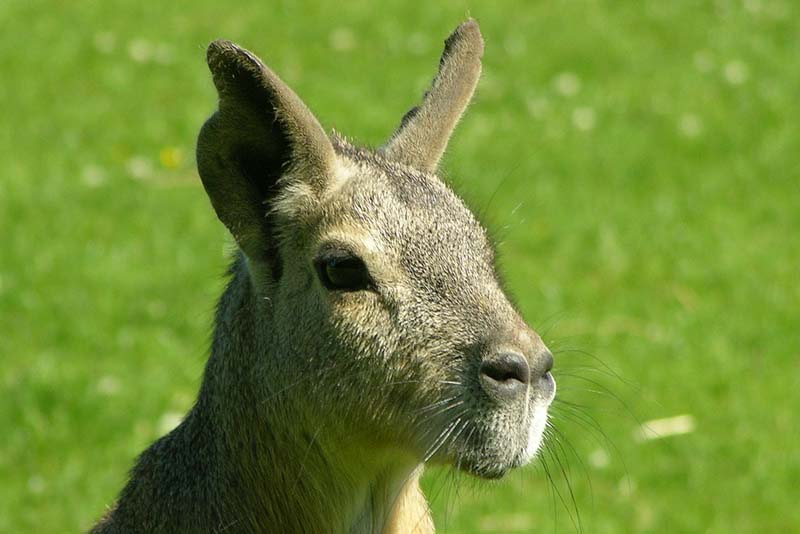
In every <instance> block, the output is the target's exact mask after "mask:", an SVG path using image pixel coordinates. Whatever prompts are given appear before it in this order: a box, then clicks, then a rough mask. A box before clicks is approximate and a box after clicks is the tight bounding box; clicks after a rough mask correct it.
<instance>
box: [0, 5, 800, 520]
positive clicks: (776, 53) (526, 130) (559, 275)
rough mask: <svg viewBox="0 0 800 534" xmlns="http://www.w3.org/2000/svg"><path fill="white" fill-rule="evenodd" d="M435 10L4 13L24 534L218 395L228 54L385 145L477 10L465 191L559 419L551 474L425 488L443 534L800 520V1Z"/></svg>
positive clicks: (8, 290) (2, 281)
mask: <svg viewBox="0 0 800 534" xmlns="http://www.w3.org/2000/svg"><path fill="white" fill-rule="evenodd" d="M145 4H146V5H147V7H142V5H145ZM412 4H413V3H411V2H407V1H399V0H388V1H385V2H382V3H381V4H380V7H377V6H378V4H373V3H368V2H365V1H352V2H346V3H344V2H337V3H333V2H331V3H329V4H322V3H319V2H311V1H308V2H241V3H237V4H236V6H235V7H226V4H225V3H223V2H218V1H217V2H212V1H209V0H201V1H195V2H184V1H176V2H162V3H155V2H147V3H144V2H133V1H127V2H125V1H121V0H107V1H99V0H95V1H90V0H87V1H83V2H71V1H55V0H51V1H41V0H29V1H26V0H4V1H3V2H0V27H2V28H3V31H2V35H0V79H1V80H2V81H0V109H2V116H3V118H2V123H3V127H2V128H0V232H2V234H1V235H2V238H1V239H2V248H0V435H2V438H0V532H15V533H17V532H37V533H39V532H46V533H49V532H64V531H76V530H78V529H84V530H85V529H86V528H88V527H89V526H90V525H91V523H92V522H93V521H94V520H95V519H96V518H97V517H98V516H99V515H100V514H101V513H102V511H103V509H104V507H105V506H106V505H107V504H109V503H110V502H111V500H112V499H113V497H114V496H115V495H116V492H117V491H118V490H119V489H120V488H121V486H122V484H123V482H124V480H125V476H126V471H127V469H128V468H129V467H130V466H131V465H132V461H133V458H134V456H135V455H136V454H137V453H138V452H140V451H141V450H142V449H143V448H144V447H145V446H146V445H147V444H148V443H149V442H151V441H152V440H153V439H155V438H156V437H157V436H159V435H160V434H161V433H162V432H163V431H164V429H165V428H168V427H169V425H170V424H172V423H173V422H174V420H175V418H176V417H179V416H180V415H181V414H182V413H184V412H185V411H186V410H187V409H188V407H189V406H190V405H191V403H192V401H193V399H194V397H195V394H196V391H197V388H198V384H199V381H200V378H201V374H202V371H203V365H204V361H205V358H206V350H207V345H208V337H209V330H210V323H211V312H212V309H213V306H214V302H215V299H216V297H217V295H218V294H219V292H220V291H221V289H222V286H223V282H224V280H223V276H222V273H223V271H224V269H225V266H226V262H227V256H228V253H229V251H230V248H231V240H230V239H229V238H228V237H227V235H226V232H225V230H224V227H223V226H222V225H221V224H220V223H219V222H218V221H217V219H216V217H215V216H214V214H213V211H212V209H211V207H210V205H209V203H208V200H207V198H206V196H205V194H204V192H203V191H202V188H201V186H200V182H199V179H198V178H197V176H196V171H195V168H194V163H193V158H194V152H193V150H194V149H193V147H194V142H195V139H196V135H197V132H198V129H199V127H200V125H201V124H202V123H203V121H204V119H205V118H206V117H207V116H208V115H209V114H210V113H211V112H212V111H213V109H214V108H215V105H216V101H215V93H214V89H213V87H212V84H211V81H210V76H209V74H208V71H207V68H206V66H205V63H204V51H205V45H206V44H207V43H208V42H209V41H210V40H211V39H213V38H216V37H226V38H229V39H232V40H235V41H238V42H240V43H242V44H243V45H244V46H247V47H248V48H251V49H253V50H255V51H257V52H258V53H259V54H260V55H261V56H262V57H263V58H264V60H265V61H266V62H267V63H268V64H269V65H270V66H271V67H273V68H274V69H275V70H276V71H277V72H278V73H279V74H280V75H281V76H282V77H283V78H284V79H285V80H286V81H287V82H288V83H289V84H290V85H292V86H293V87H294V88H295V89H296V90H297V92H298V93H299V94H300V95H301V96H302V97H303V98H304V100H305V101H306V102H307V103H308V104H309V105H310V106H311V107H312V108H313V109H314V110H315V112H316V113H317V115H318V116H319V118H320V120H321V121H322V122H323V124H324V125H325V126H326V128H334V127H335V128H336V129H337V130H340V131H343V132H345V133H347V134H348V135H351V136H353V137H354V138H355V139H357V140H359V141H361V142H364V143H367V144H372V145H376V144H379V143H381V141H382V140H383V139H384V138H385V137H386V136H387V135H388V134H389V133H390V132H391V130H392V129H393V128H394V127H395V125H396V124H397V123H398V121H399V119H400V117H401V115H402V113H404V112H405V111H406V110H407V108H409V107H410V106H411V105H412V104H413V103H415V102H416V101H417V100H418V99H419V97H420V96H421V92H422V90H423V89H424V88H425V87H426V85H427V83H428V82H429V80H430V78H431V76H432V75H433V73H434V70H435V67H436V62H437V60H438V56H439V53H440V51H441V46H442V41H443V39H444V38H445V37H446V36H447V34H448V32H449V31H450V30H451V29H452V28H453V27H454V26H455V25H456V24H457V23H458V22H460V21H462V20H463V19H464V18H466V16H468V15H471V16H474V17H476V18H477V19H478V20H479V22H480V23H481V27H482V31H483V33H484V37H485V39H486V55H485V60H484V61H485V62H484V65H485V70H484V76H483V78H482V81H481V85H480V87H479V90H478V93H477V98H476V100H475V102H474V104H473V105H472V107H471V108H470V110H469V114H468V115H467V117H466V118H465V120H464V121H463V122H462V124H461V125H460V127H459V129H458V132H457V134H456V136H455V137H454V139H453V141H452V143H451V145H450V150H449V152H448V154H447V156H446V161H445V169H446V173H445V175H446V177H447V178H448V180H450V181H451V183H453V184H454V186H455V187H456V189H457V190H458V191H459V192H461V193H462V194H463V195H464V196H465V197H466V198H467V199H468V200H469V201H470V203H471V205H472V206H473V207H474V208H475V209H476V210H477V211H479V212H481V213H483V214H484V217H483V218H484V219H485V220H486V221H487V223H488V224H489V225H490V227H492V228H493V229H494V230H495V231H496V233H497V235H498V239H499V241H500V251H501V253H502V256H503V264H504V268H505V272H506V274H507V279H508V286H509V287H510V288H511V289H512V291H513V293H514V295H515V297H516V299H517V301H518V302H519V304H520V306H521V308H522V310H523V311H524V313H525V315H526V317H527V319H528V320H529V322H530V323H531V324H532V325H533V326H534V327H535V328H537V329H538V330H539V331H540V332H542V333H543V334H544V337H545V340H546V341H547V343H548V344H549V345H550V346H551V348H553V349H554V352H556V360H557V363H556V367H557V371H556V373H555V374H556V378H557V380H558V383H559V388H560V389H559V399H561V400H562V401H563V402H560V403H559V404H557V405H556V407H555V409H554V424H555V426H556V428H557V429H558V432H557V433H555V438H556V439H553V440H551V441H550V447H549V449H548V451H549V452H548V453H546V454H545V455H544V460H545V463H537V464H535V465H533V466H530V467H528V468H526V469H523V470H520V471H518V472H515V473H512V474H511V475H509V476H508V477H507V478H506V479H504V480H502V481H500V482H495V483H480V482H476V481H473V480H470V479H466V478H464V477H459V476H453V474H452V473H451V472H449V471H447V470H436V469H432V470H430V471H429V475H428V476H427V477H426V480H425V483H426V487H427V489H428V493H429V494H430V495H431V496H433V508H434V515H435V518H436V522H437V524H438V526H439V528H440V530H441V531H443V532H452V533H462V532H464V533H468V532H531V531H536V532H552V531H571V530H575V529H576V528H577V527H580V528H582V530H584V531H586V532H632V531H635V532H642V531H649V532H678V531H681V532H756V531H758V532H789V531H800V507H798V499H800V493H798V487H800V446H799V445H798V444H800V416H798V411H800V157H798V153H800V105H798V99H799V98H800V52H799V51H800V25H798V24H797V21H798V17H800V6H798V5H797V4H795V3H794V2H791V1H790V0H744V1H738V0H736V1H734V0H716V1H713V2H712V1H708V2H698V1H689V0H685V1H684V0H681V1H677V0H676V1H663V0H652V1H651V0H647V1H632V0H631V1H618V2H614V1H611V0H595V1H588V0H586V1H584V0H563V1H553V2H526V1H523V0H517V1H516V2H492V3H489V2H487V3H485V4H478V3H477V2H473V3H469V2H466V1H449V2H427V3H425V4H422V5H412ZM231 5H232V4H231ZM677 416H684V417H683V418H682V419H680V421H683V422H684V423H685V426H684V428H683V429H682V430H684V431H685V433H682V434H676V435H671V436H664V437H661V438H659V439H642V437H641V434H640V425H642V423H644V422H646V421H650V420H654V419H662V418H674V417H677ZM673 421H674V419H673ZM657 427H658V425H657V424H655V423H654V425H653V428H654V429H656V430H657ZM674 430H675V429H674V428H673V431H674ZM678 430H680V429H678ZM667 432H668V433H669V429H668V431H667ZM647 436H648V437H650V438H654V437H655V436H653V434H652V433H651V434H647ZM548 474H549V475H550V476H549V477H548ZM551 479H552V480H551Z"/></svg>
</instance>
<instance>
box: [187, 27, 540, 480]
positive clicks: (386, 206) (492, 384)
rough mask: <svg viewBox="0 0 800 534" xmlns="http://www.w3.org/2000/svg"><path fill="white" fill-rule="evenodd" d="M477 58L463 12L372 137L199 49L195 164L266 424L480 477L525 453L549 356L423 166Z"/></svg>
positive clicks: (478, 46) (239, 62)
mask: <svg viewBox="0 0 800 534" xmlns="http://www.w3.org/2000/svg"><path fill="white" fill-rule="evenodd" d="M482 54H483V40H482V38H481V35H480V32H479V29H478V25H477V24H476V23H475V22H474V21H469V22H466V23H464V24H462V25H461V26H459V27H458V28H457V29H456V30H455V32H454V33H453V34H452V35H451V36H450V37H449V38H448V39H447V41H446V44H445V50H444V53H443V55H442V58H441V62H440V65H439V72H438V74H437V75H436V77H435V78H434V80H433V83H432V86H431V88H430V90H429V91H428V92H427V93H426V95H425V97H424V99H423V101H422V103H421V104H420V105H419V106H418V107H416V108H414V109H412V110H411V111H410V112H409V113H407V114H406V115H405V116H404V117H403V119H402V121H401V124H400V126H399V127H398V129H397V130H396V131H395V132H394V134H393V135H392V136H391V137H390V139H389V140H388V141H387V142H386V144H385V145H384V146H382V147H381V148H379V149H376V150H369V149H365V148H359V147H356V146H354V145H352V144H351V143H350V142H348V141H347V140H345V139H344V138H343V137H340V136H338V135H335V134H334V135H331V136H329V135H327V134H326V132H325V131H324V130H323V129H322V127H321V126H320V124H319V122H318V121H317V119H316V118H315V117H314V115H312V113H311V112H310V111H309V110H308V109H307V108H306V106H305V105H304V104H303V102H302V101H301V100H300V99H299V98H298V97H297V95H295V94H294V93H293V92H292V91H291V89H289V88H288V87H287V86H286V85H285V84H284V83H283V82H282V81H281V80H280V79H279V78H278V77H277V76H276V75H275V74H274V73H273V72H272V71H270V70H269V69H268V68H267V67H266V66H265V65H264V64H263V63H262V62H261V61H260V60H259V59H258V58H257V57H256V56H255V55H253V54H252V53H250V52H248V51H246V50H244V49H242V48H239V47H238V46H236V45H234V44H232V43H230V42H226V41H217V42H214V43H212V44H211V46H210V47H209V50H208V63H209V67H210V69H211V72H212V74H213V78H214V83H215V85H216V87H217V90H218V93H219V111H218V112H217V113H215V114H214V115H213V116H212V117H211V118H210V119H209V120H208V122H207V123H206V125H205V126H204V127H203V129H202V131H201V133H200V138H199V141H198V150H197V157H198V167H199V171H200V176H201V178H202V181H203V185H204V187H205V189H206V191H207V192H208V195H209V197H210V199H211V203H212V205H213V206H214V209H215V211H216V213H217V215H218V216H219V218H220V219H221V220H222V222H223V223H224V224H225V225H226V226H227V228H228V229H229V230H230V232H231V233H232V234H233V236H234V238H235V240H236V242H237V244H238V246H239V249H240V250H241V253H242V256H241V257H242V260H241V261H240V268H241V270H242V271H243V272H244V273H245V275H246V277H247V279H248V280H249V284H250V287H251V291H252V293H253V295H255V297H254V299H253V301H254V302H255V303H256V304H254V305H255V306H259V310H260V312H259V313H260V317H262V319H263V320H260V321H256V322H254V325H253V327H252V328H254V329H255V330H256V331H253V332H251V333H250V335H252V336H253V338H254V339H255V341H254V343H253V347H254V351H255V354H254V355H253V356H252V358H253V359H254V362H255V363H254V369H255V370H254V376H256V377H257V380H256V384H257V386H258V387H257V388H256V389H257V392H256V396H255V398H254V402H255V403H256V404H257V405H258V406H259V407H260V408H259V409H260V410H263V412H264V414H265V421H272V422H273V423H274V420H275V419H276V418H283V419H284V420H286V419H294V420H296V421H302V422H303V424H302V425H297V426H298V428H302V429H303V430H302V431H303V432H304V433H305V434H307V435H306V439H308V440H315V441H316V442H317V443H318V444H319V446H320V447H323V448H325V447H331V448H333V447H336V448H338V449H342V448H348V449H351V450H352V451H357V454H363V452H364V451H371V452H370V454H381V453H383V452H385V453H386V454H397V455H403V456H404V457H406V458H412V459H414V460H415V461H416V462H417V463H419V462H421V461H434V462H440V463H448V464H452V465H454V466H458V467H459V468H460V469H462V470H465V471H467V472H470V473H473V474H475V475H478V476H481V477H486V478H494V477H499V476H502V475H503V474H504V473H505V472H506V471H507V470H508V469H510V468H513V467H516V466H519V465H522V464H524V463H526V462H527V461H529V460H530V459H531V458H532V457H533V456H534V455H535V454H536V451H537V450H538V448H539V446H540V443H541V440H542V435H543V432H544V428H545V425H546V420H547V408H548V406H549V404H550V402H551V401H552V399H553V396H554V393H555V383H554V381H553V378H552V377H551V375H550V373H549V371H550V368H551V367H552V355H551V354H550V352H549V351H548V350H547V348H546V347H545V345H544V344H543V342H542V340H541V338H540V337H539V336H538V335H537V334H536V333H535V332H534V331H533V330H531V328H529V327H528V326H527V325H526V323H525V321H524V320H523V319H522V318H521V317H520V314H519V313H518V312H517V310H516V309H515V308H514V306H513V305H512V304H511V303H510V301H509V299H508V298H507V296H506V295H505V293H504V291H503V289H502V288H501V285H500V284H499V282H498V276H497V272H496V267H495V257H494V250H493V247H492V244H491V242H490V240H489V239H488V238H487V234H486V232H485V230H484V229H483V227H482V226H481V225H480V224H479V223H478V221H477V220H476V219H475V217H474V216H473V215H472V213H471V212H470V211H469V209H468V208H467V207H466V206H465V205H464V203H463V202H462V201H461V200H460V199H459V198H458V197H457V196H456V195H455V194H454V193H453V192H452V191H451V190H450V189H449V188H448V187H447V186H446V185H445V184H444V183H443V182H442V181H441V180H440V179H439V178H437V176H436V171H437V167H438V163H439V159H440V157H441V156H442V153H443V152H444V149H445V147H446V144H447V141H448V138H449V136H450V134H451V132H452V130H453V128H454V127H455V125H456V123H457V122H458V120H459V118H460V117H461V114H462V112H463V111H464V109H465V108H466V106H467V104H468V103H469V100H470V98H471V97H472V93H473V91H474V88H475V85H476V83H477V81H478V78H479V74H480V60H481V56H482ZM353 111H354V112H355V111H356V110H353ZM232 320H235V318H234V319H232ZM273 426H274V425H273ZM309 429H310V430H309ZM312 433H313V436H311V435H310V434H312ZM334 444H335V445H334ZM334 452H335V451H334ZM343 454H344V453H343Z"/></svg>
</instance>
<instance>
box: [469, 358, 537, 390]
mask: <svg viewBox="0 0 800 534" xmlns="http://www.w3.org/2000/svg"><path fill="white" fill-rule="evenodd" d="M480 371H481V374H482V375H484V376H486V377H488V378H489V379H491V380H492V381H494V382H497V383H499V384H500V385H506V386H513V384H514V383H515V382H518V383H521V384H527V383H528V382H530V375H531V371H530V367H529V366H528V362H527V360H526V359H525V358H524V357H522V355H520V354H516V353H513V352H504V353H502V354H498V355H497V356H495V357H493V358H490V359H487V360H484V361H483V362H481V369H480Z"/></svg>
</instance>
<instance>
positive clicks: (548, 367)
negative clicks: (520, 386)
mask: <svg viewBox="0 0 800 534" xmlns="http://www.w3.org/2000/svg"><path fill="white" fill-rule="evenodd" d="M542 369H543V371H542V374H541V376H545V375H546V374H547V373H549V372H550V371H552V370H553V353H552V352H550V351H549V350H545V352H544V354H542Z"/></svg>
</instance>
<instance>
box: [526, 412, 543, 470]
mask: <svg viewBox="0 0 800 534" xmlns="http://www.w3.org/2000/svg"><path fill="white" fill-rule="evenodd" d="M545 427H547V406H539V407H537V408H536V409H535V410H534V412H533V418H532V421H531V426H530V428H529V429H528V445H527V447H525V453H524V454H523V459H524V461H525V462H526V463H527V462H530V461H531V460H532V459H533V457H534V456H536V453H537V452H539V448H540V447H541V446H542V439H543V438H544V429H545Z"/></svg>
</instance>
